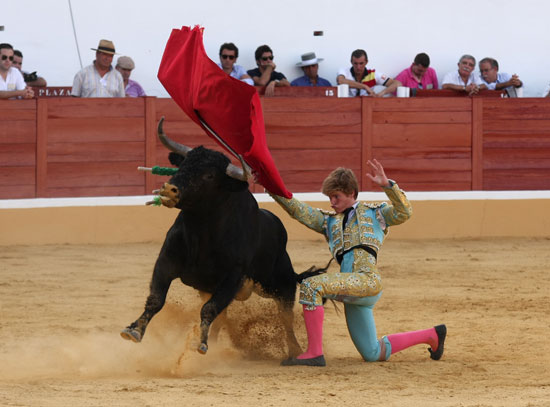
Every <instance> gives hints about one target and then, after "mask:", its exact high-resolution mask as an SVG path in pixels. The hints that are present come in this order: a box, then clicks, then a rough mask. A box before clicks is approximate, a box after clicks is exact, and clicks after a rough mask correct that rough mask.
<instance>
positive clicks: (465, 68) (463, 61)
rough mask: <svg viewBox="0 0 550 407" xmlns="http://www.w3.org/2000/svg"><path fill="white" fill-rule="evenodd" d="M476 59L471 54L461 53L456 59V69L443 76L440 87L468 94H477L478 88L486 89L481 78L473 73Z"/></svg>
mask: <svg viewBox="0 0 550 407" xmlns="http://www.w3.org/2000/svg"><path fill="white" fill-rule="evenodd" d="M475 66H476V59H475V58H474V57H473V56H471V55H468V54H466V55H462V57H460V60H459V61H458V70H457V71H452V72H449V73H448V74H447V75H445V77H444V78H443V82H442V86H441V88H442V89H451V90H454V91H456V92H459V93H467V94H468V95H469V96H472V95H477V94H478V93H479V91H480V90H484V89H487V86H486V85H484V84H483V82H481V78H480V77H478V76H477V75H476V74H475V73H474V69H475Z"/></svg>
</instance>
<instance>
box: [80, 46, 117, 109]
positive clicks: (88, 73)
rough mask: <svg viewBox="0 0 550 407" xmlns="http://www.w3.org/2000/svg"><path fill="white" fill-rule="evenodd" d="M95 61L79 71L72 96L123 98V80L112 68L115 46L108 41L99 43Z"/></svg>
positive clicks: (94, 49)
mask: <svg viewBox="0 0 550 407" xmlns="http://www.w3.org/2000/svg"><path fill="white" fill-rule="evenodd" d="M92 50H93V51H96V53H95V58H96V59H95V61H94V62H93V63H92V65H88V66H87V67H85V68H83V69H82V70H80V71H79V72H78V73H77V74H76V75H75V77H74V81H73V89H72V91H71V94H72V96H78V97H83V98H109V97H111V98H123V97H126V92H125V91H124V80H123V79H122V75H121V74H120V72H119V71H117V70H116V69H114V68H113V67H112V65H111V64H112V62H113V56H114V55H115V45H114V44H113V43H112V42H111V41H109V40H101V41H99V45H98V47H97V49H96V48H92Z"/></svg>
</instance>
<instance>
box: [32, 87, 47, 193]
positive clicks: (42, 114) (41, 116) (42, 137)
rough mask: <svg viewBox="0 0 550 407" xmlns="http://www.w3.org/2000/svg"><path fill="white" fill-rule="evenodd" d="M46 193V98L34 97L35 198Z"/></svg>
mask: <svg viewBox="0 0 550 407" xmlns="http://www.w3.org/2000/svg"><path fill="white" fill-rule="evenodd" d="M47 194H48V99H46V98H38V99H36V188H35V198H45V197H47Z"/></svg>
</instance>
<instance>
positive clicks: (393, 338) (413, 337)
mask: <svg viewBox="0 0 550 407" xmlns="http://www.w3.org/2000/svg"><path fill="white" fill-rule="evenodd" d="M387 338H388V340H389V341H390V343H391V354H392V355H393V354H394V353H397V352H400V351H402V350H403V349H407V348H409V347H411V346H414V345H418V344H420V343H425V344H427V345H430V347H431V348H432V350H434V351H436V350H437V346H438V342H439V340H438V338H437V333H436V332H435V328H430V329H423V330H421V331H411V332H402V333H398V334H393V335H388V336H387Z"/></svg>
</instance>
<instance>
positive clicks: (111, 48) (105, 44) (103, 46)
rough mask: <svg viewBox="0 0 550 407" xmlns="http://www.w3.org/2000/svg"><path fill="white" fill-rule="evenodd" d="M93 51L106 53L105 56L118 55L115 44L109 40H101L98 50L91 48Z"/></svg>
mask: <svg viewBox="0 0 550 407" xmlns="http://www.w3.org/2000/svg"><path fill="white" fill-rule="evenodd" d="M91 50H92V51H99V52H104V53H105V54H111V55H118V54H117V53H116V52H115V44H113V42H112V41H109V40H100V41H99V45H98V46H97V48H91Z"/></svg>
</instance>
